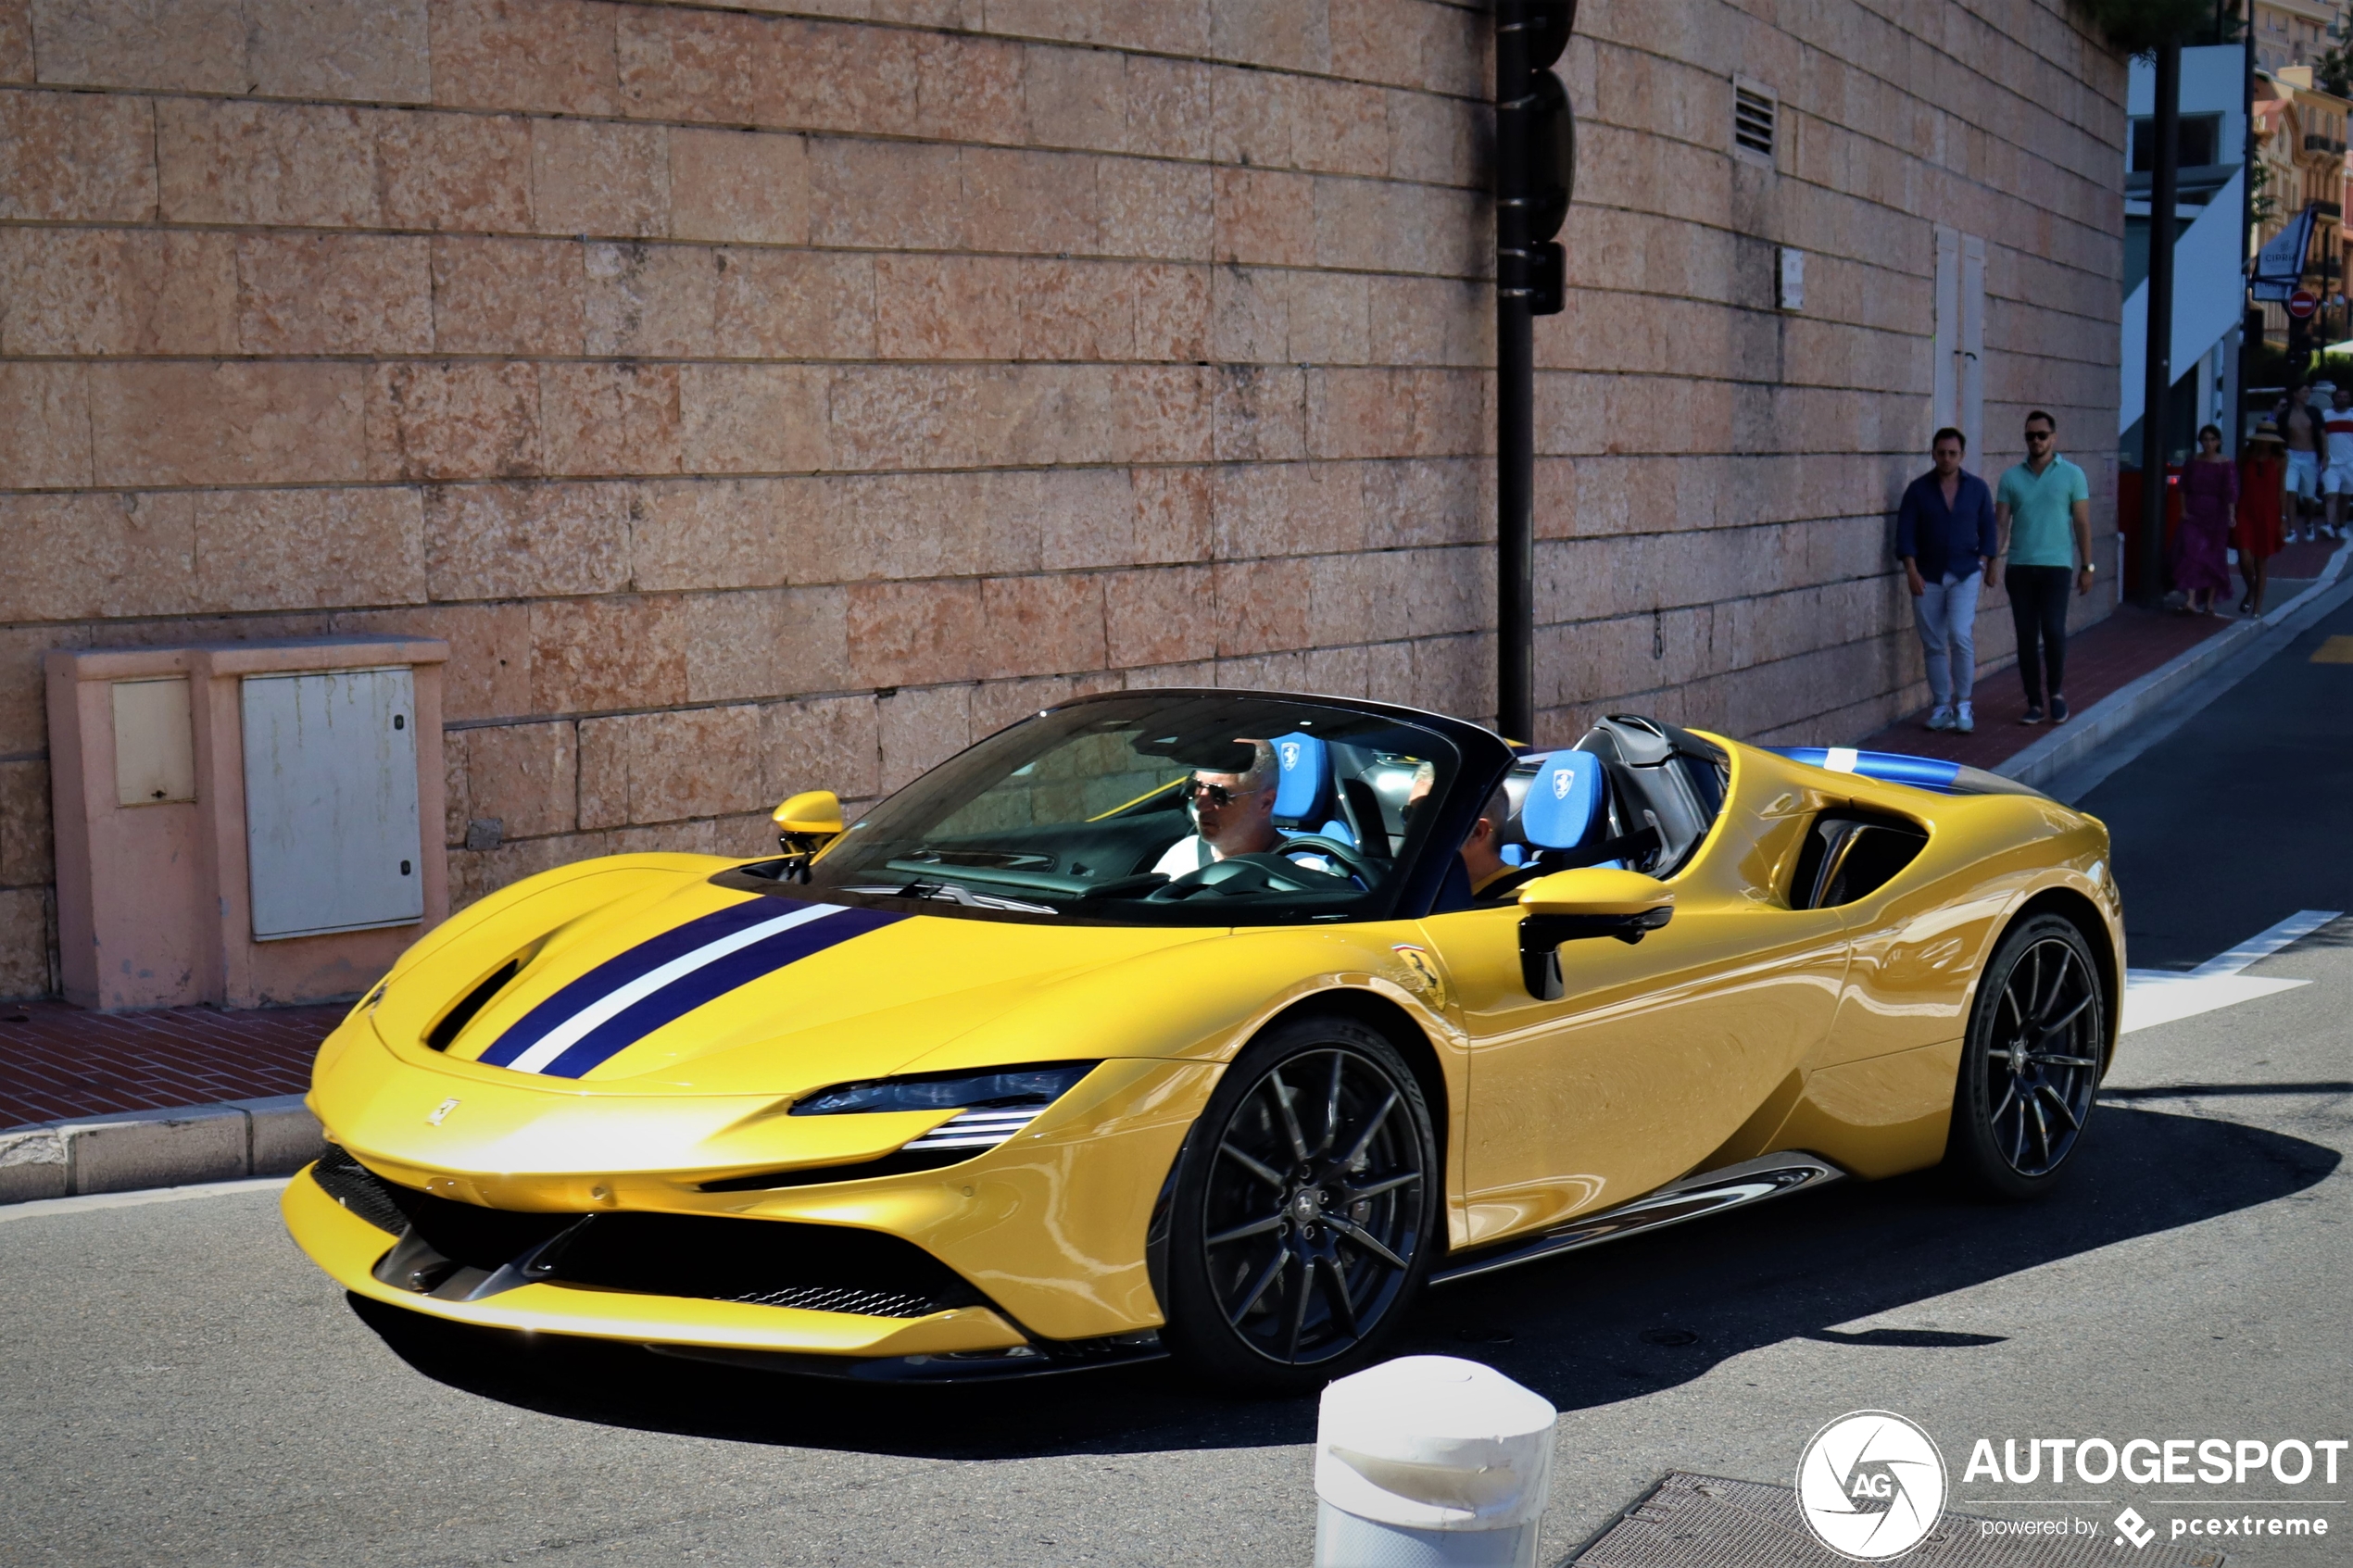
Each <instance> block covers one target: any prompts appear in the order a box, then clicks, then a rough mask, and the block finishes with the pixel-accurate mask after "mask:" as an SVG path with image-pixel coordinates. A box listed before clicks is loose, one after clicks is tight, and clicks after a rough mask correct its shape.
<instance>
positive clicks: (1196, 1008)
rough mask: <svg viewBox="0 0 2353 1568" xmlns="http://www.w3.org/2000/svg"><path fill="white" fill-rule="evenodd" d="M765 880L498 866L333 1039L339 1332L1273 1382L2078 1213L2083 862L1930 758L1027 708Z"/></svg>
mask: <svg viewBox="0 0 2353 1568" xmlns="http://www.w3.org/2000/svg"><path fill="white" fill-rule="evenodd" d="M776 816H777V823H778V827H779V830H780V839H781V845H782V853H780V854H778V855H774V856H771V857H768V858H765V859H756V860H750V861H736V860H723V859H711V858H708V857H702V856H694V855H627V856H617V857H614V858H612V859H600V860H589V861H584V862H582V863H580V864H577V865H573V866H567V867H563V868H561V869H560V870H557V871H552V872H545V873H542V874H541V875H538V876H535V877H533V878H531V879H529V880H528V881H525V882H522V883H519V884H516V885H514V886H512V887H510V888H508V889H506V890H505V891H503V892H501V893H498V894H497V895H495V896H493V897H488V898H485V899H484V900H483V901H482V902H480V903H478V904H476V905H474V906H473V907H472V908H471V909H467V910H466V911H465V912H464V913H462V914H460V915H459V916H458V917H456V918H455V919H453V920H451V921H449V922H447V923H446V924H444V925H442V926H441V927H440V928H439V929H438V930H436V931H434V933H433V934H432V935H429V936H428V937H426V938H425V939H424V940H423V941H422V942H420V943H418V944H417V946H416V947H413V948H411V949H410V950H409V953H408V954H407V955H406V956H405V957H404V958H402V960H400V962H399V963H398V965H397V966H396V967H395V969H394V970H393V972H392V973H391V974H390V975H389V976H388V977H387V978H386V979H385V980H384V983H383V984H382V985H378V986H377V987H376V988H375V989H373V990H372V991H371V992H370V993H369V994H368V995H367V997H365V998H364V999H363V1000H362V1001H361V1002H360V1003H359V1006H358V1007H356V1008H355V1009H353V1010H352V1012H351V1015H350V1017H349V1018H348V1019H347V1020H346V1021H345V1022H344V1023H343V1024H342V1026H341V1027H340V1028H338V1029H337V1030H336V1031H335V1033H334V1034H333V1035H332V1036H330V1037H329V1038H328V1040H327V1041H326V1043H325V1045H324V1046H323V1047H321V1051H320V1055H319V1061H318V1067H317V1071H316V1076H315V1079H314V1085H313V1088H312V1090H311V1094H310V1098H309V1103H310V1105H311V1107H312V1108H313V1109H314V1110H316V1111H317V1112H318V1115H319V1118H320V1120H321V1123H324V1125H325V1127H326V1131H327V1135H328V1137H329V1139H330V1140H331V1142H332V1144H333V1148H332V1150H331V1151H330V1154H329V1156H328V1158H326V1159H324V1160H321V1161H319V1162H318V1163H317V1164H315V1165H313V1166H311V1167H310V1168H309V1169H308V1171H307V1172H305V1173H303V1174H302V1175H300V1176H298V1177H296V1179H295V1181H294V1182H293V1183H292V1184H291V1185H289V1186H288V1188H287V1190H286V1195H285V1199H284V1211H285V1217H286V1223H287V1224H288V1226H289V1227H290V1228H291V1230H292V1231H293V1233H294V1236H295V1238H296V1241H298V1242H299V1243H300V1244H301V1246H302V1248H304V1250H305V1251H307V1252H308V1254H309V1255H310V1257H311V1258H312V1259H313V1260H315V1261H317V1262H318V1263H319V1265H320V1266H321V1268H323V1269H324V1270H325V1271H326V1272H327V1273H329V1274H330V1275H332V1276H333V1278H334V1279H335V1280H336V1282H337V1283H339V1284H341V1285H343V1286H346V1287H347V1288H348V1289H350V1290H352V1291H355V1292H357V1293H359V1295H361V1296H365V1297H370V1298H374V1299H376V1300H379V1301H384V1302H390V1303H394V1304H396V1305H398V1306H401V1307H406V1308H409V1309H411V1310H413V1311H420V1312H426V1313H431V1314H433V1315H434V1316H437V1317H443V1318H449V1319H454V1320H458V1321H460V1322H464V1323H478V1324H487V1325H494V1326H502V1327H507V1328H515V1329H529V1330H536V1331H540V1332H545V1333H556V1334H573V1335H587V1336H599V1337H603V1338H608V1339H616V1340H623V1341H631V1342H635V1343H639V1344H644V1345H647V1346H650V1347H652V1348H657V1349H662V1350H668V1351H672V1352H675V1353H682V1354H688V1355H696V1356H703V1357H715V1358H719V1359H724V1360H736V1359H744V1360H749V1361H756V1362H758V1363H760V1364H762V1365H769V1366H779V1367H786V1368H799V1369H802V1370H809V1371H819V1372H830V1373H834V1374H841V1375H848V1376H852V1377H866V1378H882V1379H900V1380H925V1379H931V1380H941V1381H952V1380H958V1379H976V1378H988V1377H1003V1376H1008V1375H1017V1374H1030V1373H1044V1372H1056V1371H1062V1370H1065V1369H1070V1368H1076V1367H1085V1366H1091V1365H1101V1364H1106V1363H1110V1362H1115V1361H1129V1360H1139V1359H1144V1358H1149V1357H1152V1356H1157V1355H1162V1354H1174V1355H1176V1356H1178V1357H1180V1358H1182V1359H1183V1360H1184V1361H1186V1362H1188V1363H1189V1364H1190V1365H1191V1366H1192V1367H1194V1368H1196V1369H1198V1370H1200V1371H1201V1372H1202V1373H1204V1374H1208V1375H1211V1376H1214V1377H1215V1378H1217V1379H1219V1380H1222V1381H1224V1382H1227V1383H1229V1384H1240V1385H1251V1386H1274V1387H1283V1386H1300V1385H1302V1384H1304V1383H1307V1382H1309V1381H1313V1380H1321V1379H1323V1378H1327V1377H1329V1376H1332V1375H1335V1374H1339V1373H1340V1372H1342V1371H1345V1370H1346V1369H1347V1368H1349V1367H1350V1366H1351V1365H1353V1364H1356V1363H1359V1362H1361V1361H1364V1360H1365V1359H1366V1358H1369V1357H1371V1356H1373V1355H1375V1354H1377V1353H1378V1350H1379V1348H1380V1347H1381V1346H1382V1344H1383V1342H1384V1341H1385V1340H1387V1339H1388V1338H1389V1337H1390V1336H1391V1335H1392V1334H1393V1333H1394V1332H1395V1331H1396V1329H1397V1327H1398V1324H1399V1321H1400V1319H1401V1318H1402V1317H1403V1315H1404V1313H1405V1311H1406V1310H1407V1308H1408V1306H1409V1304H1410V1303H1411V1302H1412V1301H1413V1300H1414V1298H1416V1295H1417V1294H1418V1293H1419V1292H1420V1291H1421V1290H1422V1289H1423V1288H1424V1287H1425V1286H1433V1285H1442V1284H1443V1283H1445V1282H1446V1281H1449V1280H1453V1279H1459V1278H1463V1277H1466V1276H1468V1275H1471V1274H1475V1273H1482V1272H1485V1271H1487V1270H1490V1269H1494V1268H1500V1267H1504V1266H1506V1265H1509V1264H1513V1263H1517V1262H1522V1261H1528V1260H1530V1259H1535V1258H1541V1257H1545V1256H1548V1255H1551V1254H1554V1253H1556V1252H1562V1251H1566V1250H1568V1249H1571V1248H1579V1247H1586V1246H1590V1245H1592V1244H1593V1243H1595V1242H1598V1241H1602V1240H1605V1239H1608V1238H1610V1237H1613V1236H1624V1235H1628V1234H1631V1233H1633V1232H1636V1231H1640V1230H1642V1229H1646V1228H1649V1227H1652V1226H1655V1225H1661V1224H1667V1223H1674V1222H1677V1221H1681V1220H1688V1219H1692V1218H1696V1217H1699V1216H1702V1215H1705V1214H1709V1213H1713V1212H1717V1211H1719V1210H1726V1209H1729V1208H1731V1207H1735V1206H1738V1205H1741V1204H1744V1203H1749V1202H1754V1201H1755V1200H1758V1199H1760V1198H1770V1197H1773V1196H1776V1195H1778V1194H1781V1193H1786V1192H1791V1191H1794V1190H1796V1189H1799V1188H1802V1187H1806V1186H1808V1185H1815V1184H1818V1183H1821V1182H1824V1181H1829V1180H1832V1179H1835V1178H1837V1177H1839V1176H1841V1175H1852V1176H1859V1177H1866V1178H1870V1177H1880V1176H1887V1175H1893V1174H1894V1173H1898V1172H1903V1171H1911V1170H1916V1169H1919V1168H1920V1167H1923V1166H1929V1165H1933V1164H1935V1163H1937V1162H1938V1161H1940V1160H1943V1161H1945V1162H1947V1163H1948V1164H1949V1165H1951V1166H1952V1167H1953V1168H1954V1169H1955V1170H1956V1171H1957V1172H1958V1173H1960V1174H1961V1175H1962V1176H1964V1177H1965V1178H1967V1179H1969V1180H1970V1181H1972V1182H1974V1183H1976V1184H1977V1185H1980V1186H1982V1187H1984V1188H1987V1189H1990V1190H1991V1191H1993V1192H1995V1193H1998V1194H2006V1195H2008V1196H2012V1197H2023V1196H2026V1195H2028V1194H2031V1193H2032V1192H2035V1191H2037V1190H2038V1189H2040V1188H2042V1187H2044V1186H2045V1185H2046V1184H2048V1183H2049V1182H2050V1181H2051V1180H2052V1178H2053V1176H2054V1174H2055V1173H2057V1170H2058V1169H2059V1167H2060V1165H2061V1163H2062V1162H2063V1161H2064V1160H2066V1159H2067V1156H2068V1153H2069V1151H2070V1148H2072V1147H2073V1146H2074V1144H2075V1142H2076V1140H2077V1138H2078V1137H2079V1136H2080V1135H2081V1133H2082V1126H2083V1123H2084V1121H2085V1119H2086V1117H2087V1116H2088V1115H2089V1113H2090V1110H2091V1105H2092V1097H2093V1092H2094V1090H2095V1087H2096V1085H2097V1084H2098V1081H2099V1078H2100V1076H2101V1073H2103V1072H2104V1070H2105V1069H2106V1067H2107V1065H2108V1060H2109V1056H2110V1053H2111V1049H2112V1047H2113V1044H2114V1029H2115V1020H2116V1017H2117V1004H2118V996H2119V983H2120V976H2121V974H2122V972H2123V967H2124V951H2123V932H2122V925H2121V911H2120V906H2119V902H2118V897H2117V890H2116V884H2115V883H2114V881H2113V879H2112V877H2111V876H2110V874H2109V869H2108V834H2107V831H2106V830H2105V829H2104V828H2103V827H2102V826H2101V825H2100V823H2099V822H2096V821H2095V820H2094V819H2092V818H2089V817H2086V816H2083V815H2082V814H2080V813H2078V812H2075V811H2072V810H2070V809H2067V808H2066V807H2064V806H2061V805H2058V804H2057V803H2056V802H2054V801H2051V800H2049V799H2046V798H2045V797H2042V796H2040V795H2037V794H2035V793H2033V792H2032V791H2029V790H2025V789H2023V788H2021V787H2020V786H2018V785H2015V784H2009V783H2007V781H2004V780H2000V779H1996V778H1993V777H1992V776H1990V775H1986V774H1982V773H1975V772H1972V771H1969V770H1966V769H1957V768H1955V767H1954V766H1953V765H1952V764H1950V763H1932V762H1925V761H1921V760H1919V759H1905V758H1894V757H1879V756H1874V755H1871V754H1857V753H1854V752H1829V753H1822V752H1816V753H1810V754H1806V753H1790V754H1777V753H1775V752H1771V751H1766V750H1760V749H1757V748H1755V747H1751V746H1743V745H1739V744H1737V743H1735V742H1732V741H1730V740H1726V739H1723V738H1721V737H1718V736H1713V735H1705V734H1692V733H1690V732H1687V731H1684V730H1681V729H1678V728H1676V727H1674V726H1672V725H1667V724H1660V723H1655V722H1652V721H1647V720H1642V719H1637V718H1612V719H1607V720H1604V721H1602V722H1601V723H1599V724H1597V725H1596V726H1595V727H1594V728H1593V729H1592V732H1591V733H1589V734H1587V735H1586V736H1585V737H1584V738H1583V739H1582V740H1580V741H1579V742H1578V744H1577V745H1576V746H1574V747H1571V748H1569V749H1567V750H1561V751H1553V752H1548V753H1541V754H1530V753H1526V752H1518V753H1516V752H1515V750H1514V749H1513V748H1512V747H1511V746H1507V745H1506V744H1505V743H1504V741H1502V740H1501V739H1499V738H1497V737H1496V736H1495V735H1494V734H1491V733H1490V732H1488V731H1486V730H1483V729H1480V728H1478V727H1476V726H1474V725H1471V724H1466V723H1464V722H1462V721H1457V720H1453V719H1448V718H1443V717H1441V716H1439V715H1437V714H1431V713H1423V712H1418V711H1415V710H1413V709H1402V708H1391V707H1386V706H1382V705H1378V704H1374V703H1368V702H1356V701H1350V700H1345V699H1340V698H1331V697H1310V696H1281V695H1265V694H1253V693H1236V692H1215V691H1166V692H1126V693H1116V694H1109V695H1105V696H1094V697H1087V698H1083V699H1080V700H1077V701H1074V702H1071V703H1068V704H1066V705H1064V706H1062V707H1059V708H1055V709H1049V710H1047V711H1045V712H1041V713H1038V714H1037V715H1036V716H1035V717H1033V718H1029V719H1026V720H1024V721H1022V722H1020V723H1018V724H1015V725H1013V727H1011V728H1010V729H1007V730H1004V731H1002V732H1000V733H999V734H995V735H993V736H991V737H989V738H988V739H987V740H985V741H982V742H981V743H979V744H978V745H976V746H973V747H971V748H970V749H969V750H967V751H964V752H963V753H962V754H961V755H959V756H957V757H954V758H952V759H950V760H949V761H947V762H945V763H943V764H941V765H940V766H939V767H937V768H936V769H934V770H933V771H930V772H928V773H926V774H925V775H924V776H923V777H921V778H919V779H917V780H916V781H915V782H914V783H912V784H909V785H908V786H907V787H905V788H904V789H902V790H900V791H899V792H898V793H897V794H895V795H893V796H891V797H889V798H888V799H887V800H885V801H883V802H882V803H881V804H879V805H877V806H875V807H874V808H872V809H870V810H869V811H867V813H866V814H865V815H864V816H863V817H862V819H860V820H859V821H857V822H850V823H849V824H847V826H845V825H844V823H843V822H842V813H841V810H840V808H839V806H838V804H837V802H836V801H835V800H834V797H831V796H830V795H825V794H823V793H822V792H812V793H810V794H806V795H801V796H796V797H794V798H793V799H791V800H788V801H786V803H785V805H784V806H783V807H781V808H779V809H778V811H777V813H776Z"/></svg>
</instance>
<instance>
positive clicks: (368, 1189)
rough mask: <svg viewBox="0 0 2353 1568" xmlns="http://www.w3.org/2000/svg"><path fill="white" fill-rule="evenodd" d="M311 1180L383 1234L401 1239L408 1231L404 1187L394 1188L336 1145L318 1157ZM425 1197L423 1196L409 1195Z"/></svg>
mask: <svg viewBox="0 0 2353 1568" xmlns="http://www.w3.org/2000/svg"><path fill="white" fill-rule="evenodd" d="M310 1179H311V1180H312V1181H314V1182H317V1183H318V1184H319V1186H320V1190H321V1191H322V1192H324V1193H325V1194H326V1195H327V1196H328V1197H329V1198H333V1199H334V1200H335V1201H336V1202H337V1203H340V1204H342V1205H343V1206H344V1207H345V1208H346V1209H348V1210H351V1211H352V1212H353V1213H354V1214H357V1215H359V1217H360V1218H361V1219H363V1220H365V1221H367V1222H368V1223H370V1224H371V1225H373V1226H375V1227H376V1229H378V1230H380V1231H385V1232H388V1233H390V1234H391V1235H393V1236H398V1235H399V1234H400V1233H401V1232H402V1231H405V1230H407V1229H408V1228H409V1216H408V1214H407V1213H406V1212H405V1211H404V1210H402V1208H401V1206H400V1198H399V1196H398V1195H399V1193H400V1192H401V1191H402V1189H401V1188H398V1187H396V1186H394V1185H392V1184H391V1183H390V1182H387V1181H385V1180H384V1178H383V1177H382V1176H379V1175H377V1174H376V1173H374V1172H373V1171H371V1170H369V1169H368V1167H366V1166H365V1165H362V1164H360V1163H359V1161H358V1160H354V1159H353V1158H352V1157H351V1156H350V1155H348V1154H346V1152H344V1150H343V1149H341V1148H337V1147H336V1146H335V1145H333V1144H329V1145H328V1146H327V1152H326V1153H324V1154H322V1155H321V1156H320V1157H319V1163H318V1164H317V1165H315V1166H313V1167H312V1168H311V1172H310ZM424 1196H425V1195H424V1194H423V1193H421V1192H419V1193H410V1194H409V1197H410V1198H423V1197H424Z"/></svg>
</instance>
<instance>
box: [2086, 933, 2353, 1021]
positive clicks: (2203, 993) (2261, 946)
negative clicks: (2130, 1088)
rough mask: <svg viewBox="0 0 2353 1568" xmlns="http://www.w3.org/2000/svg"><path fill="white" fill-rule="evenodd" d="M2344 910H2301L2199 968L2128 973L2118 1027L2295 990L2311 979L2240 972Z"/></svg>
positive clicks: (2190, 1014) (2185, 1015)
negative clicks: (2283, 977)
mask: <svg viewBox="0 0 2353 1568" xmlns="http://www.w3.org/2000/svg"><path fill="white" fill-rule="evenodd" d="M2340 913H2342V911H2341V910H2337V909H2298V910H2297V911H2296V913H2295V914H2292V915H2290V916H2289V917H2288V918H2287V919H2285V920H2284V921H2282V922H2279V923H2278V924H2277V925H2274V926H2271V928H2269V929H2268V930H2264V931H2260V932H2258V933H2257V934H2256V935H2253V936H2250V937H2248V938H2247V939H2246V941H2244V942H2242V943H2240V944H2239V945H2238V946H2237V947H2233V948H2231V949H2230V950H2229V951H2228V952H2223V953H2217V954H2216V955H2215V956H2214V957H2212V958H2210V959H2208V960H2206V961H2205V962H2204V963H2202V964H2200V965H2198V966H2197V967H2196V969H2193V970H2189V971H2187V972H2182V971H2177V970H2170V969H2132V970H2127V971H2125V972H2124V1022H2123V1027H2122V1028H2121V1029H2120V1031H2119V1033H2120V1034H2125V1035H2130V1034H2131V1033H2132V1032H2133V1030H2135V1029H2147V1028H2151V1027H2153V1026H2155V1025H2157V1024H2159V1023H2171V1022H2175V1021H2176V1020H2178V1019H2183V1018H2195V1017H2196V1016H2197V1015H2198V1014H2199V1013H2202V1012H2212V1011H2214V1010H2216V1009H2218V1008H2227V1007H2236V1006H2237V1005H2238V1004H2239V1003H2241V1002H2251V1001H2253V1000H2255V998H2257V997H2269V996H2273V995H2276V994H2277V993H2279V992H2282V991H2293V990H2295V989H2296V987H2297V986H2298V985H2310V984H2311V982H2310V981H2309V980H2273V979H2267V978H2265V977H2263V976H2260V975H2252V974H2246V973H2243V972H2242V971H2244V970H2245V969H2246V967H2247V966H2248V965H2249V964H2252V963H2254V962H2255V961H2256V960H2259V959H2267V958H2270V957H2271V955H2272V954H2273V953H2276V952H2278V951H2279V950H2280V949H2281V948H2283V947H2286V946H2287V945H2288V944H2289V943H2291V942H2296V941H2299V940H2301V939H2302V938H2304V937H2307V936H2309V935H2312V933H2314V932H2315V931H2318V930H2320V929H2321V927H2322V926H2324V925H2326V924H2328V922H2331V921H2333V920H2335V919H2336V918H2337V917H2338V915H2339V914H2340Z"/></svg>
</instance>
